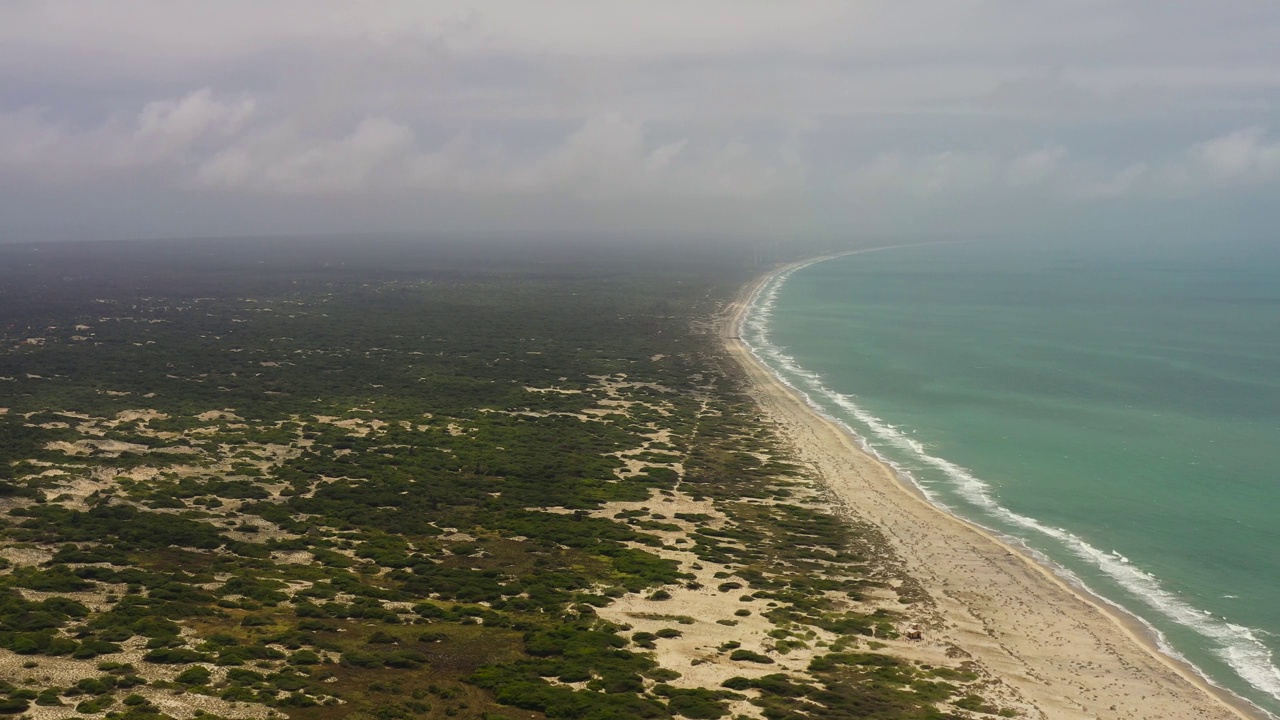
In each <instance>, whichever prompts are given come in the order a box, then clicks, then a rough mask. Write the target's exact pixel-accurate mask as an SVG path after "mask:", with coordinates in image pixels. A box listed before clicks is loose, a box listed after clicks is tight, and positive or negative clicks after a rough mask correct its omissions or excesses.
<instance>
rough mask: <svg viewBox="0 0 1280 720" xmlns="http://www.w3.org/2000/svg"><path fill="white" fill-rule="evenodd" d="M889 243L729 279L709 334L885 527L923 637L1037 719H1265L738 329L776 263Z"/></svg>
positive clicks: (843, 494) (792, 433) (832, 485)
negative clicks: (881, 444) (930, 493)
mask: <svg viewBox="0 0 1280 720" xmlns="http://www.w3.org/2000/svg"><path fill="white" fill-rule="evenodd" d="M920 244H933V243H920ZM893 247H903V246H886V247H876V248H867V249H863V250H855V251H850V252H844V253H836V254H831V255H824V256H820V257H817V258H811V259H807V260H802V261H798V262H794V263H789V264H787V265H784V266H781V267H778V268H775V269H773V270H772V271H769V272H766V273H764V274H763V275H761V276H759V277H757V278H755V279H754V280H752V281H751V282H750V283H748V284H747V285H746V286H744V287H743V288H742V289H741V290H740V292H739V294H738V296H737V297H736V298H735V299H734V301H733V305H732V307H731V308H730V310H729V312H727V313H726V314H725V315H724V317H723V320H722V325H721V327H720V328H719V335H720V340H721V343H722V345H723V346H724V348H725V349H726V350H727V352H728V354H729V355H730V356H731V357H733V358H734V359H735V361H736V362H737V363H738V365H739V366H740V367H741V369H742V371H743V376H744V378H745V379H746V380H747V381H748V384H749V387H750V394H751V395H752V397H753V398H754V399H755V400H756V402H757V404H758V405H759V406H760V409H761V411H762V412H763V414H764V415H766V416H767V417H769V418H770V419H772V420H773V421H774V422H775V423H776V424H777V425H778V428H779V430H780V431H781V432H780V434H781V435H782V436H783V438H784V439H785V440H786V441H788V444H789V445H790V446H791V447H792V449H793V450H794V451H795V452H796V453H797V456H798V458H799V459H800V460H801V461H802V462H803V463H804V464H805V465H807V466H809V467H810V468H811V469H812V470H814V471H815V473H816V474H817V475H818V476H819V477H820V478H821V479H822V480H823V482H824V484H825V485H826V487H827V488H828V489H829V490H830V491H831V492H832V494H833V495H834V496H835V497H836V498H837V499H838V500H839V501H840V504H842V505H843V506H844V510H845V512H847V513H849V514H852V515H855V516H857V517H859V518H860V519H862V520H864V521H867V522H870V523H871V524H873V525H875V526H876V527H878V528H879V529H880V530H881V531H883V532H884V533H885V536H886V538H887V539H888V541H889V543H890V545H892V546H893V547H894V550H895V552H896V554H897V555H898V556H899V558H900V559H901V560H902V562H903V564H904V567H905V570H906V572H907V574H908V575H910V576H912V577H913V578H915V579H916V580H917V581H919V582H920V583H921V584H922V585H923V586H924V587H925V588H926V589H927V590H928V592H929V595H930V597H931V598H933V600H934V603H935V611H936V618H935V622H934V623H932V625H933V627H931V628H930V630H929V635H930V640H931V642H933V643H935V644H936V643H943V644H946V645H949V646H951V647H957V648H959V649H961V650H962V651H963V652H964V653H965V654H966V655H969V656H970V657H972V658H973V659H975V660H977V661H978V662H979V663H980V664H981V665H983V667H984V668H985V669H987V670H988V671H989V672H990V673H991V674H993V675H994V677H995V678H996V679H997V680H998V681H1000V682H1001V683H1002V684H1003V685H1005V686H1007V687H1008V688H1010V689H1011V690H1012V691H1013V692H1014V694H1015V695H1016V696H1017V697H1019V698H1020V699H1021V700H1022V701H1023V702H1025V703H1027V704H1029V705H1030V706H1032V707H1034V708H1036V709H1037V710H1038V711H1039V713H1040V716H1041V717H1045V718H1057V717H1063V718H1085V717H1115V718H1135V717H1147V718H1153V719H1154V718H1187V719H1188V720H1191V719H1192V718H1235V719H1236V720H1242V719H1243V720H1270V719H1271V718H1272V717H1273V716H1270V715H1268V714H1267V713H1266V712H1265V711H1263V710H1261V709H1260V708H1258V707H1256V706H1254V705H1253V704H1252V703H1249V702H1248V701H1247V700H1245V699H1243V698H1241V697H1239V696H1237V695H1235V694H1234V693H1232V692H1231V691H1229V690H1227V689H1226V688H1222V687H1219V686H1217V685H1214V684H1212V683H1211V682H1210V681H1209V680H1208V679H1207V678H1205V677H1204V676H1203V675H1202V674H1201V673H1200V672H1199V671H1198V670H1197V669H1196V668H1194V667H1193V666H1192V665H1190V664H1189V663H1187V662H1185V661H1183V660H1180V659H1178V658H1174V657H1171V656H1169V655H1167V654H1165V653H1164V652H1163V651H1161V650H1160V648H1159V646H1158V644H1157V642H1156V636H1155V634H1154V631H1153V629H1152V628H1150V627H1149V626H1148V625H1146V623H1144V622H1143V621H1142V620H1141V619H1139V618H1137V617H1136V616H1134V615H1132V614H1130V613H1128V612H1127V611H1126V610H1124V609H1122V608H1118V607H1116V606H1115V605H1114V604H1113V603H1111V602H1109V601H1107V600H1106V599H1104V598H1102V597H1100V596H1097V595H1095V594H1093V593H1091V592H1089V591H1088V590H1087V589H1085V588H1081V587H1077V586H1075V585H1074V584H1071V583H1069V582H1067V581H1066V580H1065V579H1063V578H1062V577H1060V576H1059V575H1058V574H1057V573H1055V572H1053V570H1052V568H1050V567H1047V566H1045V565H1044V564H1042V563H1041V562H1039V561H1038V560H1036V559H1035V558H1034V557H1032V556H1031V555H1030V554H1029V553H1028V552H1026V551H1025V550H1023V549H1021V548H1018V547H1016V546H1014V545H1011V544H1010V543H1008V542H1005V541H1004V540H1002V539H1001V538H999V537H998V536H997V535H996V534H995V533H993V532H992V531H990V530H988V529H987V528H984V527H981V526H979V525H977V524H975V523H973V522H970V521H968V520H965V519H963V518H960V517H958V516H956V515H953V514H951V513H949V512H947V511H945V510H943V509H942V508H939V507H938V506H936V505H934V504H933V503H932V502H930V501H929V500H928V499H927V498H926V497H925V496H924V495H923V493H922V492H921V491H920V489H919V488H917V487H915V486H914V485H913V484H911V483H910V482H909V481H907V480H905V479H904V478H902V477H901V476H900V475H899V474H898V473H897V472H896V471H894V470H893V469H892V468H890V467H889V466H888V465H886V464H885V463H884V462H882V461H881V460H880V459H879V458H877V457H875V456H874V455H872V454H871V453H869V452H868V451H867V450H866V449H865V447H864V446H863V444H862V442H861V440H860V438H858V437H857V436H856V435H854V434H853V433H851V432H850V431H849V430H848V429H847V428H845V427H843V426H841V425H840V424H838V423H837V422H835V421H833V420H832V419H829V418H827V417H824V416H823V415H822V414H820V413H819V412H817V411H816V410H815V409H814V408H813V407H812V406H811V405H810V404H809V402H808V401H807V399H806V398H804V397H803V396H802V395H801V394H800V393H798V392H797V391H796V390H795V389H793V388H791V387H789V386H788V385H786V384H785V383H783V382H782V381H781V380H780V379H779V378H778V377H777V376H776V375H775V374H774V372H773V371H772V369H770V368H769V367H767V366H766V365H765V364H764V363H763V362H762V361H761V360H759V358H757V357H756V356H755V354H754V353H753V352H752V349H751V348H750V346H748V345H747V344H746V342H745V341H743V340H742V339H741V338H740V337H739V334H740V328H741V325H742V321H743V319H744V317H745V315H746V312H747V311H748V309H749V308H750V307H751V304H752V301H753V300H754V299H755V297H756V296H757V294H758V292H759V290H760V289H761V288H762V287H763V286H764V285H765V284H767V283H768V282H770V281H771V280H772V279H774V278H775V277H777V276H778V275H779V274H781V273H785V272H789V271H794V270H796V269H799V268H801V267H804V266H808V265H811V264H814V263H818V262H823V261H825V260H830V259H833V258H836V257H843V256H846V255H851V254H859V253H866V252H874V251H878V250H887V249H891V248H893ZM1116 631H1119V632H1118V633H1117V632H1116ZM1064 688H1066V692H1064Z"/></svg>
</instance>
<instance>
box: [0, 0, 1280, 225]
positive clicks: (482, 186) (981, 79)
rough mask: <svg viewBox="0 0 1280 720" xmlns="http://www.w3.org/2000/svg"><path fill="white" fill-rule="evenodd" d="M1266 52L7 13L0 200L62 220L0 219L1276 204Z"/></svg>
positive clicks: (1123, 29)
mask: <svg viewBox="0 0 1280 720" xmlns="http://www.w3.org/2000/svg"><path fill="white" fill-rule="evenodd" d="M1276 48H1280V10H1277V9H1275V8H1270V7H1267V8H1263V7H1260V6H1259V5H1258V4H1257V3H1256V2H1253V0H1221V2H1216V3H1214V4H1213V6H1212V8H1209V7H1208V6H1203V5H1197V4H1194V3H1190V4H1188V3H1175V4H1172V5H1169V4H1153V3H1149V2H1142V1H1141V0H1115V1H1109V2H1085V3H1081V2H1074V1H1072V0H1044V2H1037V3H1026V2H1025V1H1022V0H956V1H944V0H903V1H902V2H896V3H883V2H844V1H839V0H814V2H805V3H798V4H797V3H791V4H778V3H747V4H743V3H741V2H734V0H707V2H699V3H694V4H689V3H687V2H678V1H677V0H654V2H650V3H645V4H643V5H628V4H619V3H599V2H588V0H548V1H547V2H541V3H537V4H530V3H527V2H521V1H519V0H486V2H471V1H470V0H462V1H461V2H457V3H415V2H408V1H407V0H405V1H403V2H401V1H396V0H385V1H381V2H370V3H363V4H361V5H359V6H358V7H357V6H353V5H351V4H350V3H346V2H340V1H339V0H279V1H278V2H272V3H266V4H263V3H254V2H249V1H248V0H225V2H220V3H216V4H210V3H202V2H198V1H197V0H172V2H164V3H161V2H157V1H155V0H119V1H118V2H115V3H111V4H109V5H107V4H92V3H91V4H87V5H86V4H84V3H77V2H73V1H72V0H14V2H9V3H3V4H0V187H2V188H13V187H21V188H23V189H24V190H23V191H24V193H25V194H26V195H24V196H27V195H39V196H40V197H39V199H41V200H42V201H43V205H42V204H41V203H38V202H21V203H20V202H17V201H11V202H8V203H5V202H3V198H0V215H9V216H22V217H24V218H25V220H24V222H26V223H29V224H33V225H38V224H39V223H40V222H42V221H43V220H42V218H41V217H40V215H39V214H38V212H37V211H36V210H35V209H34V208H36V207H38V206H56V207H59V208H64V209H65V212H67V213H69V214H71V215H76V214H78V213H80V214H83V222H84V224H86V225H94V224H95V223H96V222H98V221H99V220H102V221H103V222H106V221H114V216H112V215H111V214H110V213H108V212H106V211H103V210H102V209H101V208H102V206H103V203H102V202H100V200H99V198H101V196H102V188H103V187H105V186H106V185H107V184H110V186H111V188H112V191H113V194H114V195H119V196H120V197H122V198H128V199H130V202H133V203H135V204H136V205H137V206H143V207H145V206H146V205H147V204H148V202H147V201H148V199H150V198H153V197H156V196H157V194H163V195H164V197H165V198H166V202H168V203H170V204H174V203H177V204H180V205H181V206H182V207H185V208H190V209H191V212H188V213H185V216H188V217H192V218H197V217H210V216H217V217H223V216H228V215H230V216H235V215H237V213H236V212H235V209H236V208H237V207H244V208H248V207H250V206H255V207H256V206H272V207H274V206H281V207H283V206H284V204H286V203H287V205H288V207H289V211H288V212H289V213H291V217H294V216H296V217H305V216H308V214H309V213H308V210H310V211H313V212H312V213H310V214H313V215H315V216H317V217H318V216H319V214H320V213H319V212H317V211H319V210H322V209H323V210H327V209H331V208H336V207H339V206H341V207H343V208H344V209H345V210H346V212H347V213H348V214H349V215H350V216H351V217H373V218H378V217H380V214H379V212H378V211H379V210H380V209H382V208H383V205H382V203H386V202H392V201H395V202H400V201H403V202H404V203H405V205H406V206H407V207H408V206H413V205H414V202H415V201H420V200H421V199H422V198H426V197H429V198H432V199H433V201H438V202H439V203H440V207H439V208H438V211H437V213H436V216H435V217H433V220H432V224H431V226H432V227H434V226H435V225H436V224H438V223H441V222H443V221H444V217H443V216H446V215H449V216H451V219H452V221H453V222H454V224H455V225H458V226H465V225H467V224H469V223H483V222H487V221H488V216H487V215H485V213H483V212H482V211H478V210H464V209H465V208H470V207H472V204H474V206H475V207H481V208H496V209H497V210H496V211H495V214H498V213H500V212H509V213H517V212H526V211H527V210H528V208H530V207H556V208H560V209H561V210H560V211H559V212H561V213H562V214H567V215H575V214H577V215H580V216H582V217H593V218H597V219H598V222H599V223H600V225H601V226H602V227H605V226H608V227H615V228H622V227H625V225H626V223H629V222H634V221H635V216H634V215H632V214H630V211H629V210H628V211H625V212H624V211H623V210H620V208H627V207H634V206H638V205H637V203H640V202H643V203H644V206H645V207H646V208H647V210H646V213H648V214H646V215H645V219H646V220H648V219H649V218H650V216H652V221H653V222H654V223H660V222H661V221H663V220H664V219H667V218H677V217H680V218H689V219H690V220H689V223H690V224H693V225H697V226H698V227H712V226H715V225H716V224H717V223H724V224H725V226H726V227H729V226H731V225H732V223H731V222H730V221H731V220H732V219H734V218H738V217H745V216H747V215H748V214H750V213H757V217H758V213H759V212H761V209H762V208H774V209H778V208H781V209H779V210H778V212H786V213H795V214H796V215H795V217H789V216H788V217H779V218H778V221H777V223H776V225H777V226H780V227H791V226H793V225H796V226H801V225H804V224H805V223H806V222H813V221H814V220H813V217H812V215H814V214H815V213H819V212H820V213H823V217H822V218H821V222H822V223H824V224H830V225H832V226H836V225H840V224H841V223H843V224H845V225H847V226H850V227H853V226H856V225H857V224H858V223H861V222H863V221H864V220H870V219H872V218H874V217H875V216H876V215H877V214H883V212H885V209H886V208H894V207H909V208H913V209H924V210H928V209H929V208H931V207H934V206H935V205H936V206H937V207H947V208H949V209H950V210H949V211H955V212H960V211H962V209H963V208H966V207H967V208H975V209H972V210H969V212H973V213H979V212H982V213H984V217H987V218H994V216H993V215H992V214H991V213H990V212H989V210H983V211H979V210H977V209H976V208H978V207H980V206H981V207H984V208H991V207H1000V206H1001V204H1002V203H1003V205H1005V206H1011V205H1013V204H1021V205H1022V206H1023V207H1040V206H1044V205H1045V204H1052V203H1056V204H1058V205H1060V206H1069V207H1073V208H1076V207H1080V206H1082V205H1085V204H1089V203H1103V202H1104V201H1105V202H1115V201H1119V200H1125V199H1161V198H1164V199H1170V198H1179V199H1184V200H1185V199H1198V198H1205V200H1204V201H1205V202H1209V201H1211V200H1212V197H1213V196H1214V193H1217V192H1219V191H1221V190H1222V189H1224V188H1240V189H1245V190H1247V191H1248V192H1252V193H1263V194H1266V193H1274V192H1275V187H1276V183H1275V179H1276V170H1275V164H1276V161H1275V159H1274V149H1275V145H1276V140H1275V138H1274V136H1272V135H1269V134H1268V133H1267V132H1266V131H1264V130H1262V128H1280V51H1277V50H1276ZM836 198H839V200H836ZM464 199H465V200H467V201H466V202H464V201H463V200H464ZM473 200H474V203H472V202H471V201H473ZM539 203H540V205H539ZM813 203H816V204H818V205H821V207H820V208H819V209H817V210H815V209H814V208H813V207H812V204H813ZM966 203H967V204H966ZM122 204H126V203H123V201H122V202H120V203H116V205H122ZM273 204H274V205H273ZM1277 205H1278V206H1280V203H1277ZM212 208H217V211H216V212H215V211H214V210H213V209H212ZM504 208H505V209H504ZM957 208H959V209H957ZM281 212H282V213H283V212H284V211H283V210H282V211H281ZM699 213H702V216H701V217H699V218H698V220H697V221H696V222H694V221H693V220H692V218H693V217H694V216H696V215H698V214H699ZM923 214H927V213H923ZM243 216H244V217H246V218H248V217H249V214H248V213H244V215H243ZM544 221H546V218H541V219H539V220H538V221H537V222H544ZM992 221H993V222H994V221H995V220H994V219H993V220H992ZM194 222H195V221H193V227H192V228H191V230H190V232H191V233H193V234H200V233H201V230H200V228H199V227H195V226H194ZM531 222H532V221H531ZM673 222H674V220H673ZM681 222H683V221H681ZM318 226H319V225H318ZM424 226H425V225H424ZM682 226H683V225H682ZM130 227H132V226H130ZM219 227H221V226H219ZM255 227H256V226H255V225H254V224H253V221H250V220H245V224H244V228H243V231H244V232H253V231H254V228H255ZM291 227H292V226H291ZM673 227H674V225H673Z"/></svg>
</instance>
